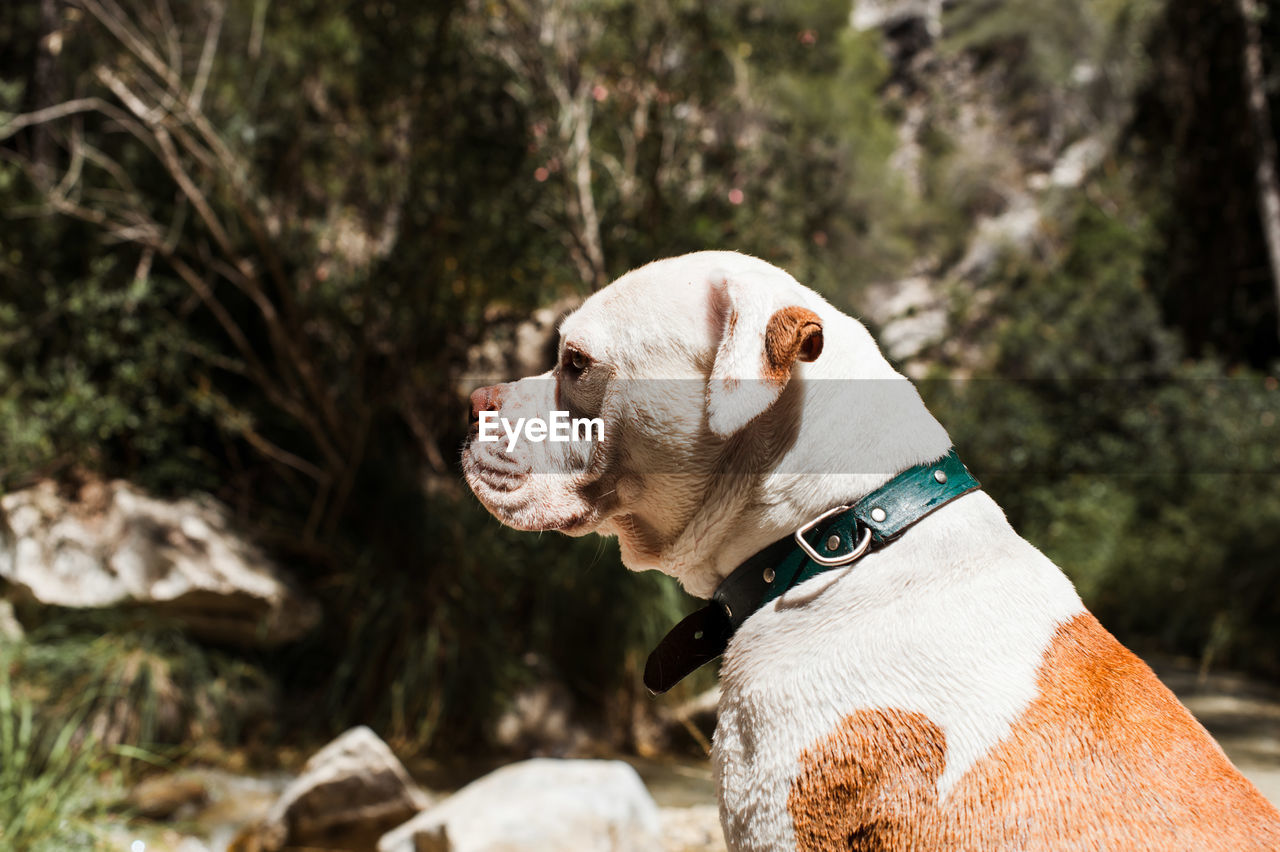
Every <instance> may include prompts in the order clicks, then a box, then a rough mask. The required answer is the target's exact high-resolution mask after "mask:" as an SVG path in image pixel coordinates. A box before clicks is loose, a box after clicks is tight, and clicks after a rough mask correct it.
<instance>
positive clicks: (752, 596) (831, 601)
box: [463, 252, 1280, 852]
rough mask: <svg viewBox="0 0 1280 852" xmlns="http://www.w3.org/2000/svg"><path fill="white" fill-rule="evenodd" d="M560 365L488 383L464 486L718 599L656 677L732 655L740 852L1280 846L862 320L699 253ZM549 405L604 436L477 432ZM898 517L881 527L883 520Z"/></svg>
mask: <svg viewBox="0 0 1280 852" xmlns="http://www.w3.org/2000/svg"><path fill="white" fill-rule="evenodd" d="M558 352H559V357H558V362H557V364H556V366H555V367H554V368H553V369H552V370H550V371H549V372H547V373H544V374H542V375H541V376H535V377H530V378H526V379H522V380H520V381H516V382H513V383H509V384H503V385H499V386H495V387H486V388H480V389H478V390H477V391H476V392H475V393H473V394H472V397H471V402H472V414H473V417H474V418H475V419H476V421H477V424H476V426H474V427H473V430H472V433H471V436H470V437H469V439H468V442H467V444H466V446H465V447H464V450H463V471H464V474H465V476H466V479H467V482H468V484H469V485H470V487H471V489H472V490H473V491H474V493H475V494H476V496H477V497H478V498H479V499H480V501H481V502H482V503H483V504H484V506H485V507H486V508H487V509H488V510H489V511H490V512H491V513H492V514H494V515H495V516H496V517H497V518H498V519H499V520H500V521H502V522H503V523H505V524H507V525H509V526H512V527H515V528H517V529H521V530H559V531H560V532H563V533H566V534H568V535H574V536H577V535H584V534H587V533H598V534H602V535H611V536H616V537H617V539H618V541H619V543H620V546H621V554H622V560H623V562H624V564H625V565H626V566H627V567H628V568H630V569H632V570H637V571H638V570H647V569H656V570H659V571H662V572H664V573H666V574H669V575H671V576H672V577H675V578H676V579H677V580H678V581H679V582H680V583H681V584H682V585H683V586H684V588H685V589H686V590H688V591H689V592H690V593H691V594H693V595H695V596H698V597H701V598H712V599H713V604H712V605H709V610H708V613H709V614H706V615H703V616H699V618H700V619H701V620H695V623H693V624H691V625H690V627H689V628H688V629H686V630H684V631H683V633H682V632H681V629H680V628H677V631H675V632H673V634H672V636H673V637H674V638H673V639H671V640H670V642H669V643H667V644H669V645H670V646H671V647H670V648H668V649H667V651H663V649H662V648H660V649H659V652H655V658H654V659H651V668H652V669H653V675H654V678H655V681H656V682H657V688H665V687H666V686H669V685H670V683H669V682H670V681H671V680H672V679H673V678H678V677H679V676H680V675H682V674H683V673H685V671H686V670H687V669H689V668H692V667H696V665H697V664H699V663H700V662H702V661H705V659H710V658H712V657H714V656H715V655H716V654H717V653H719V651H720V650H721V648H720V647H719V645H717V642H716V639H715V637H716V636H718V637H719V641H720V642H721V643H722V644H725V645H727V647H725V648H724V649H723V650H724V659H723V661H722V664H721V670H720V681H721V690H722V691H721V699H720V707H719V716H718V723H717V727H716V731H715V737H714V743H713V748H712V762H713V765H714V769H715V775H716V781H717V787H718V793H719V800H720V817H721V824H722V826H723V828H724V833H725V838H726V841H727V843H728V846H729V848H730V849H732V850H735V852H777V850H802V852H836V850H840V852H853V851H854V850H873V849H874V850H932V849H965V850H987V849H1000V850H1055V852H1056V851H1057V850H1099V849H1101V850H1137V849H1152V850H1155V849H1159V850H1233V852H1234V850H1241V849H1272V850H1274V849H1280V814H1278V813H1277V811H1276V810H1275V808H1273V807H1272V806H1271V805H1270V804H1269V803H1268V802H1267V801H1266V800H1265V799H1264V798H1263V797H1262V795H1261V794H1260V793H1259V792H1258V791H1257V789H1256V788H1255V787H1254V786H1253V785H1252V784H1251V783H1250V782H1249V781H1248V780H1246V779H1245V778H1244V777H1243V776H1242V775H1241V774H1240V773H1239V771H1238V770H1237V769H1236V768H1235V767H1234V766H1233V765H1232V764H1231V762H1230V761H1229V760H1228V759H1227V757H1226V756H1225V755H1224V754H1223V752H1222V750H1221V749H1220V748H1219V747H1218V745H1217V744H1216V743H1215V742H1214V740H1213V739H1212V738H1211V737H1210V735H1209V734H1208V733H1207V732H1206V731H1205V730H1204V728H1203V727H1201V725H1200V724H1199V723H1198V722H1196V720H1195V719H1194V718H1193V717H1192V716H1191V715H1190V714H1189V713H1188V712H1187V710H1186V709H1185V708H1183V707H1182V705H1181V704H1179V703H1178V701H1177V700H1176V699H1175V698H1174V696H1173V695H1172V693H1170V692H1169V691H1168V690H1167V689H1166V688H1165V687H1164V686H1163V685H1162V684H1161V683H1160V682H1159V680H1158V679H1157V678H1156V676H1155V675H1154V674H1153V673H1152V672H1151V670H1150V669H1149V668H1148V667H1147V666H1146V665H1145V664H1143V663H1142V662H1141V661H1140V660H1139V659H1138V658H1137V657H1136V656H1134V655H1133V654H1132V653H1131V652H1129V651H1128V650H1127V649H1125V648H1124V647H1123V646H1122V645H1121V644H1120V643H1119V642H1118V641H1117V640H1116V639H1115V638H1114V637H1113V636H1112V635H1111V634H1110V633H1108V632H1107V631H1106V630H1105V629H1104V628H1103V627H1102V626H1101V625H1100V624H1099V623H1098V621H1097V620H1096V619H1095V618H1094V617H1093V615H1091V614H1090V613H1089V611H1088V610H1087V609H1086V608H1085V607H1084V605H1083V604H1082V603H1081V600H1080V598H1079V596H1078V595H1077V593H1076V591H1075V589H1074V587H1073V586H1072V584H1071V582H1070V581H1069V580H1068V579H1067V578H1066V577H1065V576H1064V574H1063V573H1062V572H1061V571H1060V570H1059V569H1058V568H1057V566H1055V565H1054V564H1053V563H1052V562H1051V561H1050V560H1049V559H1048V558H1046V557H1045V556H1044V555H1042V554H1041V553H1040V552H1039V551H1038V550H1036V548H1035V547H1033V546H1032V545H1031V544H1029V543H1028V542H1027V541H1025V540H1024V539H1022V538H1021V537H1020V536H1019V535H1018V534H1017V533H1016V532H1015V531H1014V530H1013V528H1012V527H1011V526H1010V525H1009V523H1008V521H1007V520H1006V519H1005V516H1004V513H1003V511H1002V510H1001V509H1000V507H999V506H998V505H997V504H996V503H995V502H994V501H993V500H992V499H991V498H990V497H989V496H988V495H987V494H986V493H985V492H983V491H982V490H981V489H980V488H978V487H977V483H976V481H975V480H972V478H971V477H970V475H969V474H968V472H967V470H965V469H964V467H963V465H962V464H960V462H959V461H958V460H956V459H955V457H954V453H953V452H952V447H951V440H950V438H949V437H948V435H947V433H946V431H945V429H944V428H943V427H942V425H941V424H939V423H938V421H937V420H936V419H935V418H934V417H933V416H932V415H931V414H929V412H928V411H927V409H926V408H925V406H924V403H923V401H922V400H921V398H920V396H919V394H918V393H917V392H916V390H915V388H914V387H913V386H912V385H911V384H910V382H908V381H907V379H905V378H904V377H903V376H901V375H900V374H899V373H897V372H896V371H895V370H894V369H893V368H892V366H891V365H890V364H889V363H888V361H887V360H886V359H885V358H884V357H883V355H882V354H881V353H880V350H879V348H878V347H877V345H876V343H875V342H874V340H873V339H872V337H871V335H870V333H869V332H868V331H867V330H866V329H865V328H864V327H863V326H862V325H861V324H860V323H859V322H858V321H856V320H855V319H853V318H851V317H849V316H847V315H845V314H843V313H841V312H840V311H838V310H836V309H835V308H834V307H832V306H831V305H830V304H828V303H827V302H826V301H825V300H824V299H822V298H821V297H820V296H819V295H817V294H816V293H814V292H813V291H811V290H809V289H807V288H806V287H803V286H802V285H801V284H799V283H798V282H797V281H796V280H795V279H794V278H792V277H791V276H790V275H788V274H787V273H786V272H784V271H782V270H781V269H778V268H777V267H774V266H772V265H771V264H768V263H766V262H764V261H762V260H758V259H755V258H751V257H747V256H744V255H740V254H736V253H731V252H698V253H695V254H690V255H685V256H683V257H677V258H672V259H667V260H661V261H656V262H654V263H651V264H649V265H647V266H644V267H642V268H640V269H637V270H634V271H632V272H630V273H628V274H627V275H624V276H623V277H621V278H619V279H618V280H617V281H615V282H614V283H613V284H611V285H610V286H608V287H606V288H604V289H603V290H601V291H600V292H598V293H596V294H594V295H592V296H591V297H590V298H589V299H587V300H586V302H584V303H583V305H582V306H581V307H580V308H579V309H578V310H577V311H575V312H574V313H573V314H571V315H570V316H568V317H567V318H566V319H565V320H564V322H563V323H562V325H561V329H560V344H559V350H558ZM554 411H568V412H570V414H572V415H574V416H575V417H580V418H586V419H589V420H590V421H592V422H600V423H602V424H603V430H602V432H603V434H601V435H597V436H596V437H595V438H594V439H593V440H591V441H583V440H577V441H560V442H553V441H550V440H526V441H523V442H521V441H514V440H512V441H508V440H505V439H504V440H501V441H496V440H493V439H492V429H490V430H489V433H488V434H483V435H482V430H481V427H480V421H481V420H485V421H487V422H486V425H487V426H490V427H491V426H492V421H493V420H494V418H499V417H500V418H503V419H505V420H514V421H515V422H520V420H521V418H523V419H524V420H525V421H526V422H534V421H535V420H536V419H538V418H542V419H546V418H548V417H550V416H551V412H554ZM543 431H545V430H543V429H539V430H537V432H529V431H528V430H526V433H525V434H526V436H529V437H533V438H535V439H536V437H537V434H538V433H541V432H543ZM482 437H483V439H482ZM949 454H950V455H949ZM904 477H905V478H904ZM904 483H905V484H904ZM956 483H959V485H957V484H956ZM940 489H941V490H940ZM945 489H950V491H945ZM899 499H900V502H902V503H903V504H911V506H909V507H908V509H907V510H905V511H906V515H907V516H908V517H906V518H905V521H906V522H907V526H906V527H905V528H903V529H899V530H896V531H895V530H892V529H887V528H886V525H892V523H893V521H894V519H893V517H889V518H888V519H887V520H886V518H885V512H884V511H883V509H882V508H881V507H880V506H879V505H876V506H871V507H870V508H868V501H869V502H871V503H879V504H883V505H889V506H891V507H893V508H891V510H890V514H891V515H892V513H893V512H896V511H898V510H897V506H898V504H897V503H894V502H893V501H894V500H899ZM913 500H914V501H915V502H914V503H912V501H913ZM930 501H932V502H930ZM853 515H858V516H859V517H858V518H855V519H854V520H849V518H850V517H852V516H853ZM842 518H843V520H841V519H842ZM838 523H843V524H844V526H843V527H837V526H832V524H838ZM877 524H879V526H877ZM824 525H825V526H824ZM830 530H836V531H835V532H832V533H831V534H830V535H828V532H829V531H830ZM841 530H843V531H841ZM815 533H816V537H815ZM873 533H874V535H873ZM824 542H825V544H824ZM823 547H829V549H831V551H832V552H833V553H834V552H836V551H840V552H841V555H840V556H839V558H836V557H830V558H829V559H828V561H831V562H833V563H837V564H834V565H832V566H830V567H826V566H824V565H821V564H819V562H818V561H817V560H818V559H819V558H820V557H821V556H822V554H821V553H820V552H819V551H820V550H821V549H822V548H823ZM859 547H861V548H862V550H860V551H859V550H857V548H859ZM855 551H856V555H854V556H853V558H851V559H849V558H848V557H849V556H850V555H851V554H854V553H855ZM842 559H847V561H843V562H841V561H840V560H842ZM788 566H790V567H788ZM786 571H790V572H791V574H790V575H789V576H790V578H791V579H789V580H785V581H784V579H783V578H781V576H780V575H781V574H782V573H785V572H786ZM744 578H745V579H744ZM744 584H745V587H749V588H748V590H747V592H743V591H742V588H743V587H744ZM742 601H746V602H747V603H746V605H745V607H746V610H747V611H746V612H744V611H743V606H744V605H743V604H742ZM735 610H736V611H735ZM708 636H711V637H712V638H711V639H708V638H707V637H708ZM708 642H710V645H708V646H707V647H703V646H702V645H699V644H698V643H704V644H705V643H708ZM668 652H669V653H668ZM648 674H649V673H647V676H648ZM651 685H653V684H651Z"/></svg>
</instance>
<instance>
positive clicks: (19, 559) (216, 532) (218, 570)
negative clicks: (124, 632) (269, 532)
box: [0, 481, 320, 646]
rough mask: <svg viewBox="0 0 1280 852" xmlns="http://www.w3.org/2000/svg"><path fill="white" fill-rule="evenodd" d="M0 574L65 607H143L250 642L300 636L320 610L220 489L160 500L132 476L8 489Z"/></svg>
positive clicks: (212, 634)
mask: <svg viewBox="0 0 1280 852" xmlns="http://www.w3.org/2000/svg"><path fill="white" fill-rule="evenodd" d="M0 577H2V578H4V579H6V580H8V581H9V582H10V583H12V584H13V585H14V586H16V587H17V588H18V589H19V590H20V591H21V592H22V593H24V594H25V595H27V596H29V597H30V598H32V599H34V600H35V601H37V602H39V603H42V604H47V605H52V606H64V607H106V606H116V605H123V604H129V605H140V606H147V607H151V608H154V609H155V610H156V611H158V612H161V613H163V614H164V615H166V616H169V617H171V618H173V619H174V620H176V621H177V622H179V623H180V624H182V625H183V626H185V627H186V628H187V629H188V630H189V631H190V632H191V633H192V634H194V635H198V636H202V637H204V638H207V639H213V640H216V641H225V642H234V643H238V644H244V645H254V646H262V645H275V644H279V643H282V642H289V641H292V640H295V639H297V638H299V637H300V636H302V635H303V634H305V633H306V632H307V631H308V630H310V629H311V628H312V627H313V626H314V625H315V624H316V622H317V621H318V620H319V617H320V610H319V607H318V606H317V605H316V604H315V603H314V602H313V601H311V600H310V599H308V598H306V597H304V596H303V595H302V594H301V593H300V592H299V591H298V590H297V589H296V588H295V587H294V585H293V583H292V582H290V580H289V578H288V577H287V576H286V575H285V574H284V572H283V571H281V570H280V569H279V568H278V567H277V566H276V565H275V564H274V563H273V562H271V561H270V560H269V559H267V557H266V556H265V555H264V554H263V553H262V552H261V550H259V549H258V548H257V547H256V546H254V545H253V544H252V543H250V542H249V541H248V540H246V539H245V538H244V537H243V536H241V535H239V534H238V533H236V532H235V531H234V530H233V529H232V526H231V523H230V517H229V512H228V510H227V508H226V507H225V506H223V505H222V504H220V503H218V502H216V501H214V500H213V499H212V498H208V497H205V498H200V499H183V500H158V499H155V498H153V497H150V496H148V495H146V494H144V493H143V492H142V491H140V490H139V489H137V488H135V487H133V486H132V485H129V484H128V483H126V482H122V481H115V482H109V483H93V484H92V485H90V486H86V488H85V489H83V490H82V492H81V495H80V499H78V500H69V499H64V498H63V497H62V496H61V495H60V494H59V493H58V489H57V486H56V485H55V484H54V483H52V482H43V483H41V484H39V485H36V486H35V487H32V488H28V489H25V490H22V491H17V492H14V493H12V494H6V495H4V496H3V497H0Z"/></svg>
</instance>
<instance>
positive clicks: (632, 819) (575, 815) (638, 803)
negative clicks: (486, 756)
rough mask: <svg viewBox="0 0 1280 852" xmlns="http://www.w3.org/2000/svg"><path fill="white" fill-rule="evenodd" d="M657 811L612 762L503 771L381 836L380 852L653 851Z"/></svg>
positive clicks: (635, 780) (626, 771)
mask: <svg viewBox="0 0 1280 852" xmlns="http://www.w3.org/2000/svg"><path fill="white" fill-rule="evenodd" d="M659 849H662V842H661V840H660V820H659V816H658V807H657V805H655V804H654V801H653V799H652V798H651V797H650V796H649V792H648V791H647V790H646V789H645V787H644V784H643V783H642V782H641V780H640V776H639V775H637V774H636V771H635V770H634V769H632V768H631V767H630V766H628V765H627V764H625V763H622V762H621V761H613V760H548V759H539V760H527V761H524V762H522V763H515V764H512V765H510V766H505V767H503V768H502V769H499V770H497V771H496V772H492V773H490V774H489V775H486V776H485V777H483V778H481V779H480V780H478V781H476V782H474V783H472V784H470V785H468V786H466V787H464V788H463V789H462V790H459V791H458V792H457V793H455V794H454V795H452V796H450V797H449V798H448V799H445V800H444V801H443V802H441V803H440V804H438V805H436V806H435V807H433V808H431V809H430V810H427V811H424V812H423V813H421V814H419V815H418V816H416V817H414V818H413V819H412V820H410V821H409V822H407V823H405V824H404V825H402V826H400V827H399V828H397V829H395V830H393V831H391V832H390V833H388V834H386V835H385V836H384V837H383V838H382V840H380V841H379V842H378V852H424V850H447V852H654V850H659Z"/></svg>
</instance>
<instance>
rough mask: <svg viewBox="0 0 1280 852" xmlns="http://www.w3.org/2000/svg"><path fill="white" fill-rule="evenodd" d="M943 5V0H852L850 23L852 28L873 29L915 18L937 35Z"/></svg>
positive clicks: (934, 35)
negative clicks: (853, 0)
mask: <svg viewBox="0 0 1280 852" xmlns="http://www.w3.org/2000/svg"><path fill="white" fill-rule="evenodd" d="M943 5H944V4H943V0H855V2H854V4H853V11H852V12H851V13H850V15H849V23H850V24H851V25H852V26H853V28H854V29H855V30H872V29H890V28H892V27H896V26H899V25H900V24H902V23H904V22H906V21H915V20H918V21H921V22H923V23H924V25H925V28H926V30H927V31H928V33H929V35H930V36H931V37H932V38H934V39H937V38H938V36H940V35H941V34H942V7H943Z"/></svg>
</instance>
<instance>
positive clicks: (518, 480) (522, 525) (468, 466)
mask: <svg viewBox="0 0 1280 852" xmlns="http://www.w3.org/2000/svg"><path fill="white" fill-rule="evenodd" d="M462 469H463V474H464V475H465V476H466V480H467V485H469V486H470V487H471V491H472V493H474V494H475V495H476V497H477V498H478V499H479V500H480V503H481V504H482V505H483V506H484V507H485V508H486V509H487V510H489V513H490V514H492V515H493V516H494V517H495V518H497V519H498V520H499V521H501V522H502V523H503V524H505V525H507V526H509V527H512V528H513V529H517V530H521V531H524V532H562V533H565V534H567V535H583V534H585V533H588V532H591V531H592V530H593V529H595V527H596V525H597V524H598V522H599V512H598V511H597V510H596V509H595V508H594V507H592V506H590V505H589V504H587V505H584V504H583V501H582V500H581V498H580V497H577V496H576V495H575V494H573V493H572V492H571V491H570V490H569V489H564V488H563V486H562V485H560V484H559V482H557V480H559V479H561V477H562V476H564V475H560V476H557V475H555V474H544V475H539V474H535V473H534V472H533V470H532V469H531V468H530V466H529V465H527V464H521V463H520V462H519V461H518V460H516V459H515V458H513V457H512V456H511V455H509V454H508V453H506V452H504V451H502V450H498V449H496V448H485V450H484V451H483V452H478V451H477V448H476V447H474V446H470V445H469V446H468V447H467V448H466V449H465V450H464V451H463V457H462ZM562 489H563V490H562ZM566 503H567V504H568V505H565V504H566ZM557 509H559V511H557Z"/></svg>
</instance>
